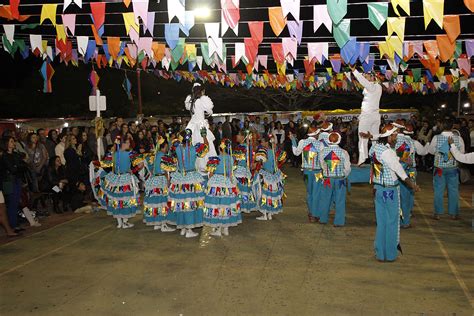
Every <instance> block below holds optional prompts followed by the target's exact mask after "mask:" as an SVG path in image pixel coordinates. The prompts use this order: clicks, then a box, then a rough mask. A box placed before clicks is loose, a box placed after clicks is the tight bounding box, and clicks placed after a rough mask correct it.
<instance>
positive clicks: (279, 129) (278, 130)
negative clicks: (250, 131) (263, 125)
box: [272, 121, 285, 149]
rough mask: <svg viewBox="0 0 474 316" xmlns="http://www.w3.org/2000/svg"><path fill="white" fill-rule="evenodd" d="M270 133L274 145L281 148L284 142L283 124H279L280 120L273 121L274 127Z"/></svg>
mask: <svg viewBox="0 0 474 316" xmlns="http://www.w3.org/2000/svg"><path fill="white" fill-rule="evenodd" d="M272 123H273V122H272ZM272 135H273V139H274V144H275V146H276V147H277V148H278V149H283V147H284V144H285V130H284V129H283V125H281V122H280V121H277V122H276V123H275V128H274V129H273V131H272Z"/></svg>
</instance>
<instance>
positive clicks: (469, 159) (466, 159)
mask: <svg viewBox="0 0 474 316" xmlns="http://www.w3.org/2000/svg"><path fill="white" fill-rule="evenodd" d="M451 153H452V154H453V156H454V159H456V160H457V161H459V162H461V163H465V164H474V153H470V154H463V153H461V152H460V151H459V149H458V148H457V147H456V145H455V144H451Z"/></svg>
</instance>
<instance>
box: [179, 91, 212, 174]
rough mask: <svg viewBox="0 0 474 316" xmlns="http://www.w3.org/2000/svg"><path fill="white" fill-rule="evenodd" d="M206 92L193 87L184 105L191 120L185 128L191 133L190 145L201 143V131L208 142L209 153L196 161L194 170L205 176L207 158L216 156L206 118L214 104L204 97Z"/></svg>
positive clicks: (210, 113) (202, 140) (202, 139)
mask: <svg viewBox="0 0 474 316" xmlns="http://www.w3.org/2000/svg"><path fill="white" fill-rule="evenodd" d="M205 93H206V91H205V90H204V87H203V86H201V84H199V83H195V84H194V85H193V89H192V91H191V94H190V95H188V96H187V97H186V100H185V101H184V105H185V107H186V110H188V111H190V112H191V120H190V121H189V123H188V125H187V126H186V128H187V129H190V130H191V131H192V143H193V145H196V144H197V143H203V142H204V138H203V137H202V135H201V129H203V128H205V129H206V138H207V140H208V141H209V152H208V153H207V154H206V156H205V157H203V158H197V159H196V169H198V171H199V172H201V173H202V174H207V171H206V164H207V160H208V158H209V157H212V156H217V152H216V149H215V147H214V140H215V139H216V138H215V136H214V134H213V133H212V131H211V130H210V129H209V123H208V121H207V118H206V117H207V116H210V115H212V113H213V112H212V109H213V108H214V104H213V103H212V100H211V99H210V98H209V97H208V96H207V95H205Z"/></svg>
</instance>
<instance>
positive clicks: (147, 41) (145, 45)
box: [137, 37, 153, 58]
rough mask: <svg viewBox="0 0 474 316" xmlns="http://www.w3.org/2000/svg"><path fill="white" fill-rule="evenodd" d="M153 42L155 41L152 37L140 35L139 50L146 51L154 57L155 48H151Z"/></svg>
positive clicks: (149, 55)
mask: <svg viewBox="0 0 474 316" xmlns="http://www.w3.org/2000/svg"><path fill="white" fill-rule="evenodd" d="M152 43H153V38H152V37H140V39H139V40H138V43H137V46H138V52H141V51H144V52H145V54H147V55H148V57H150V58H153V50H152V48H151V46H152Z"/></svg>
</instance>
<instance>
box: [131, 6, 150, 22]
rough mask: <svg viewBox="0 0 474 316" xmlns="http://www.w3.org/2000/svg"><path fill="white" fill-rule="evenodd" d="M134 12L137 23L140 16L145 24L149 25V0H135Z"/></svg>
mask: <svg viewBox="0 0 474 316" xmlns="http://www.w3.org/2000/svg"><path fill="white" fill-rule="evenodd" d="M133 14H134V15H135V20H136V22H137V24H139V22H138V18H139V17H140V18H141V19H142V21H143V25H148V24H147V21H148V0H134V1H133Z"/></svg>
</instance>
